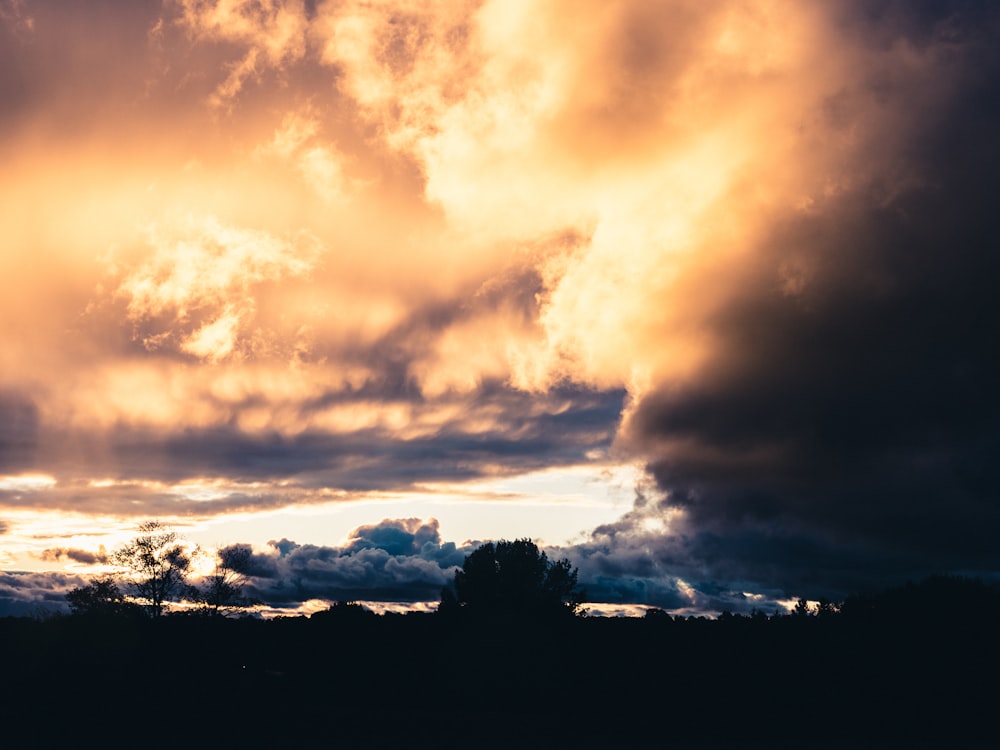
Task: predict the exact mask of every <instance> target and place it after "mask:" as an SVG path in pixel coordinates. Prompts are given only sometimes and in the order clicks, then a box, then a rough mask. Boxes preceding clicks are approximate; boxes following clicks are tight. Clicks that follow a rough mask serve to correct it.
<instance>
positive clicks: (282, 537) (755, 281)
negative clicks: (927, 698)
mask: <svg viewBox="0 0 1000 750" xmlns="http://www.w3.org/2000/svg"><path fill="white" fill-rule="evenodd" d="M997 38H1000V11H997V10H995V6H994V4H993V3H990V2H985V1H984V2H972V1H971V0H970V1H969V2H960V1H955V2H943V1H942V2H903V1H902V0H897V1H894V0H863V1H862V0H832V1H831V2H819V1H818V0H817V1H815V2H812V1H808V0H807V1H806V2H800V1H795V2H792V1H791V0H789V1H787V2H786V1H783V0H741V1H740V2H729V1H727V0H719V1H718V2H712V3H704V2H700V1H699V2H695V1H694V0H663V1H662V2H648V1H647V0H610V1H607V0H602V1H601V2H596V1H594V2H589V1H588V2H581V1H580V0H532V1H531V2H528V1H527V0H482V1H477V2H471V1H470V2H465V1H464V0H448V1H446V2H438V3H408V2H401V1H393V0H386V1H384V2H383V1H379V0H370V1H369V0H364V1H362V0H326V1H323V0H313V1H304V0H284V1H283V0H162V1H161V0H127V1H126V0H94V1H93V2H87V3H79V2H75V1H74V0H38V1H33V0H0V323H2V324H0V614H28V613H32V612H38V611H44V610H46V609H51V610H57V609H59V608H60V607H62V606H63V604H62V602H63V599H62V597H63V595H64V593H65V592H66V591H67V590H68V589H69V588H72V587H74V586H78V585H82V583H83V582H86V581H87V580H88V576H91V575H96V574H100V573H102V572H105V571H107V570H108V569H109V567H108V565H109V554H110V553H111V552H112V551H113V550H114V549H115V548H116V547H117V546H118V545H120V544H122V543H123V542H124V541H126V540H128V539H129V538H131V537H132V536H134V535H135V533H136V528H137V526H138V524H139V523H141V522H143V521H146V520H150V519H156V520H159V521H162V522H164V523H167V524H169V525H170V526H172V527H173V528H174V529H175V530H176V531H177V532H178V534H179V535H180V536H181V537H182V538H183V539H185V540H187V541H188V542H189V543H190V544H192V545H198V547H199V548H200V549H201V550H202V553H203V555H202V559H203V561H208V562H203V564H204V565H208V564H210V561H211V560H212V558H213V555H214V554H215V551H216V550H218V549H220V548H222V547H226V546H231V545H236V544H241V545H249V546H250V547H251V549H252V551H253V561H254V571H253V576H252V577H251V578H250V580H249V589H250V590H251V592H252V593H254V594H256V595H258V596H259V597H260V598H261V599H262V600H264V601H266V602H268V604H269V605H271V606H273V607H274V608H276V611H288V612H293V611H310V609H316V608H320V607H323V606H325V603H326V602H329V601H335V600H348V599H349V600H358V601H367V602H381V603H383V605H385V604H384V603H390V604H392V605H393V606H404V607H405V606H418V607H427V608H433V604H434V602H436V601H437V600H438V598H439V595H440V590H441V587H442V585H445V584H447V583H448V582H449V581H451V580H452V577H453V574H454V571H455V569H456V568H455V566H457V565H460V564H461V562H462V560H463V559H464V555H465V554H467V553H468V552H470V551H471V550H472V549H474V548H475V547H476V545H478V544H479V543H482V542H483V541H486V540H495V539H501V538H505V539H514V538H524V537H527V538H531V539H533V540H535V541H536V542H537V543H538V544H539V545H540V546H541V547H542V548H543V549H545V550H546V551H547V554H549V556H550V557H552V558H561V557H567V558H569V559H570V560H571V562H572V563H573V564H574V565H575V566H577V567H578V569H579V575H580V582H581V583H582V584H584V586H585V587H586V589H587V594H588V597H587V598H588V600H589V601H590V602H591V606H592V608H593V610H594V611H608V612H634V611H641V608H642V607H660V608H663V609H666V610H668V611H671V612H688V613H691V612H705V613H712V612H719V611H723V610H727V609H728V610H730V611H736V612H741V611H742V612H745V611H749V610H750V609H752V608H754V607H757V608H761V609H765V610H767V611H771V610H774V609H776V608H779V607H780V606H782V604H781V603H782V602H788V601H791V600H793V599H795V598H797V597H800V596H801V597H806V598H810V599H817V598H821V597H825V598H831V599H838V598H843V597H844V596H846V595H848V594H849V593H851V592H856V591H865V590H870V589H873V588H879V587H885V586H888V585H894V584H897V583H900V582H903V581H906V580H911V579H916V578H920V577H923V576H926V575H931V574H962V575H973V576H982V577H986V578H992V577H996V576H997V575H998V573H1000V545H998V544H997V541H996V536H997V533H998V531H1000V502H998V497H997V491H996V482H995V479H994V476H993V470H992V469H991V468H990V467H991V465H992V464H993V463H994V457H995V456H996V455H997V453H998V449H1000V430H998V425H1000V419H998V416H1000V414H998V411H1000V410H998V399H997V396H996V391H997V383H998V382H1000V378H998V377H997V375H998V367H997V360H998V336H997V331H998V330H1000V326H998V323H1000V314H998V312H1000V311H998V303H997V295H996V291H995V284H996V281H997V280H998V279H1000V273H998V271H1000V268H998V260H997V252H998V250H1000V241H998V240H1000V229H998V225H997V211H996V205H997V204H996V198H995V196H996V195H998V194H1000V190H998V187H1000V186H998V185H997V182H998V175H1000V153H998V142H1000V141H998V139H997V136H996V133H998V132H1000V92H998V91H997V81H1000V47H998V46H997V45H996V44H995V40H996V39H997ZM637 608H639V609H637Z"/></svg>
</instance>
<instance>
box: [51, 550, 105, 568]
mask: <svg viewBox="0 0 1000 750" xmlns="http://www.w3.org/2000/svg"><path fill="white" fill-rule="evenodd" d="M38 557H39V558H40V559H42V560H45V561H46V562H60V561H62V560H70V561H72V562H77V563H83V564H84V565H97V564H98V563H107V562H108V553H107V551H106V550H105V549H104V547H103V546H102V547H101V548H100V549H99V550H98V551H97V552H92V551H91V550H85V549H75V548H70V547H53V548H49V549H44V550H42V551H41V553H39V555H38Z"/></svg>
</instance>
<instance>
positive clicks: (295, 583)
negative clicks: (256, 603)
mask: <svg viewBox="0 0 1000 750" xmlns="http://www.w3.org/2000/svg"><path fill="white" fill-rule="evenodd" d="M269 546H270V548H271V551H270V552H269V553H268V554H259V553H258V554H255V555H253V556H252V558H251V559H252V570H253V571H254V574H253V575H254V577H253V578H252V580H251V583H250V586H251V588H252V590H253V593H254V594H255V595H256V596H258V597H260V598H261V599H263V600H265V601H267V602H269V603H297V602H304V601H308V600H310V599H328V600H334V601H345V600H357V599H361V600H377V601H425V600H428V599H430V600H436V599H437V598H438V597H439V596H440V592H441V587H442V586H443V585H444V584H445V583H447V582H448V581H450V580H451V578H452V576H453V574H454V567H455V566H456V565H461V563H462V561H463V560H464V553H463V551H461V550H459V549H458V548H456V546H455V544H454V543H453V542H446V543H442V542H441V536H440V533H439V531H438V522H437V520H436V519H430V520H428V521H426V522H423V521H421V520H420V519H416V518H408V519H385V520H383V521H381V522H380V523H378V524H372V525H367V526H362V527H359V528H357V529H355V530H354V531H353V532H352V533H351V535H350V538H349V539H348V541H347V543H346V544H345V545H343V546H342V547H324V546H316V545H311V544H304V545H300V544H297V543H295V542H292V541H290V540H288V539H282V540H280V541H272V542H269Z"/></svg>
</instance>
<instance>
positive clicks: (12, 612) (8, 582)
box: [0, 571, 86, 617]
mask: <svg viewBox="0 0 1000 750" xmlns="http://www.w3.org/2000/svg"><path fill="white" fill-rule="evenodd" d="M85 584H86V579H84V578H82V577H80V576H75V575H69V574H64V573H23V572H11V573H9V572H6V571H0V617H35V616H38V615H51V614H54V613H56V612H61V611H65V610H66V593H67V592H68V591H69V590H70V589H73V588H76V587H77V586H83V585H85Z"/></svg>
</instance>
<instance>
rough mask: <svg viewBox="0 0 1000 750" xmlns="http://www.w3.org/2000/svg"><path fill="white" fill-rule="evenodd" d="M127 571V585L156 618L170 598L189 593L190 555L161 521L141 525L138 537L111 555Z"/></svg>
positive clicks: (175, 535) (125, 574)
mask: <svg viewBox="0 0 1000 750" xmlns="http://www.w3.org/2000/svg"><path fill="white" fill-rule="evenodd" d="M111 559H112V560H113V561H114V562H115V564H117V565H120V566H121V567H122V568H124V577H125V585H126V586H127V587H128V588H129V589H131V590H132V592H133V593H134V595H135V597H136V599H138V600H139V601H140V602H142V603H143V604H144V605H145V606H146V607H147V609H148V611H149V613H150V614H151V615H152V616H153V617H154V618H155V617H159V616H160V615H161V614H163V607H164V605H165V604H166V602H168V601H170V599H171V597H172V596H174V595H176V594H181V593H184V592H185V591H186V577H187V574H188V572H189V571H190V569H191V555H190V554H189V553H188V552H187V550H185V548H184V546H183V545H182V544H180V543H179V542H178V540H177V534H176V533H175V532H174V531H173V530H171V529H170V528H168V527H167V526H165V525H163V524H162V523H160V522H159V521H146V522H145V523H142V524H140V525H139V536H137V537H136V538H135V539H133V540H132V541H130V542H128V543H127V544H125V545H124V546H122V547H120V548H119V549H117V550H115V551H114V553H112V556H111Z"/></svg>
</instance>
